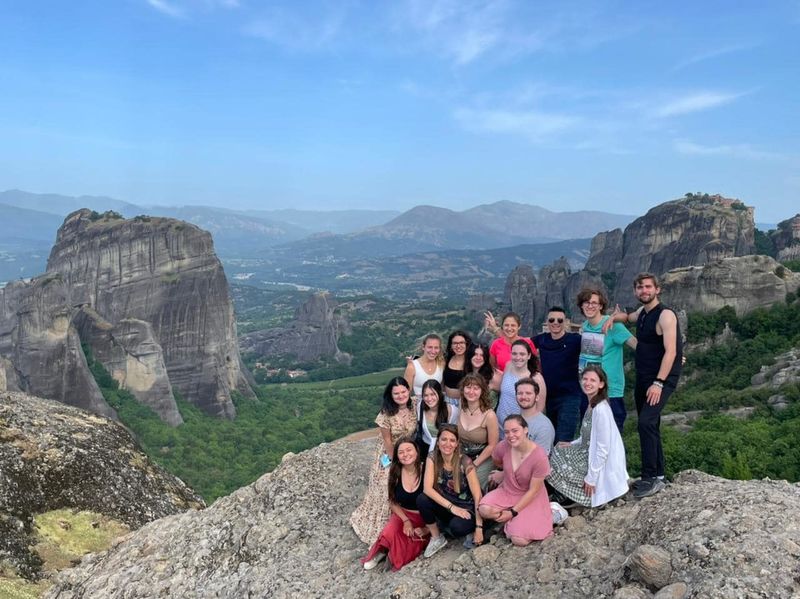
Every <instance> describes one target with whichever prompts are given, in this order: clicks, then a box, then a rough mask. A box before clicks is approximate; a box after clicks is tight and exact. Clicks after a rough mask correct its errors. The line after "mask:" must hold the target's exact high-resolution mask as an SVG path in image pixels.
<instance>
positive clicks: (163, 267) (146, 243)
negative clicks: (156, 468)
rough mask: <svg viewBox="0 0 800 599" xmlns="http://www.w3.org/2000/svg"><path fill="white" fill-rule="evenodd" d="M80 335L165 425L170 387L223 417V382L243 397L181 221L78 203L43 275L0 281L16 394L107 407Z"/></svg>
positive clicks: (0, 313) (243, 378) (225, 313)
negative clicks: (99, 211) (27, 279)
mask: <svg viewBox="0 0 800 599" xmlns="http://www.w3.org/2000/svg"><path fill="white" fill-rule="evenodd" d="M81 342H84V343H86V344H88V345H89V346H90V347H91V349H92V350H93V352H94V354H95V355H96V356H97V358H98V359H99V360H100V362H101V363H103V365H104V366H105V367H106V369H107V370H109V371H110V372H112V374H113V375H114V377H115V378H116V379H117V380H118V381H119V382H120V384H121V385H122V386H123V388H127V389H129V390H130V391H132V392H133V394H134V395H135V396H136V397H137V398H138V399H139V400H140V401H142V402H143V403H145V404H147V405H149V406H150V407H151V408H153V409H154V410H155V411H156V412H157V413H158V414H159V415H160V416H161V417H162V418H163V419H164V420H165V421H166V422H168V423H170V424H173V425H174V424H179V423H180V421H181V420H180V414H179V413H178V411H177V407H176V405H175V398H174V396H173V393H172V389H173V388H174V389H176V390H177V391H179V392H180V393H181V395H182V397H183V398H184V399H185V400H187V401H189V402H190V403H193V404H195V405H197V406H198V407H200V408H202V409H203V410H205V411H206V412H208V413H210V414H212V415H216V416H224V417H229V418H232V417H233V416H234V415H235V409H234V406H233V402H232V401H231V392H232V391H233V390H238V391H240V392H241V393H243V394H244V395H245V396H248V397H252V396H253V391H252V388H251V386H250V379H249V378H248V377H249V373H247V371H246V370H245V369H244V367H243V366H242V363H241V359H240V356H239V348H238V344H237V339H236V324H235V321H234V316H233V304H232V302H231V299H230V295H229V293H228V284H227V281H226V279H225V273H224V272H223V270H222V265H221V264H220V262H219V260H218V259H217V257H216V255H215V254H214V247H213V244H212V242H211V236H210V235H209V234H208V233H206V232H205V231H201V230H200V229H198V228H197V227H195V226H193V225H189V224H186V223H182V222H180V221H175V220H172V219H165V218H150V217H136V218H133V219H130V220H125V219H123V218H121V217H119V216H118V215H114V214H106V215H98V214H97V213H92V212H91V211H89V210H79V211H77V212H74V213H72V214H70V215H69V216H68V217H67V218H66V220H65V221H64V224H63V225H62V227H61V228H60V229H59V231H58V235H57V238H56V243H55V245H54V247H53V249H52V251H51V253H50V258H49V260H48V267H47V273H45V274H44V275H41V276H39V277H36V278H35V279H33V280H31V281H30V282H22V281H18V282H14V283H11V284H9V285H8V286H7V287H6V288H5V289H3V290H0V355H2V356H4V357H5V358H7V359H8V360H10V361H11V363H12V364H13V367H14V370H15V373H16V375H17V379H18V380H19V386H20V388H22V389H24V390H25V391H26V392H29V393H32V394H35V395H38V396H41V397H47V398H49V399H55V400H58V401H62V402H64V403H68V404H70V405H75V406H78V407H81V408H85V409H88V410H90V411H94V412H97V413H100V414H104V415H108V416H113V415H114V412H113V410H111V408H110V407H109V406H108V405H107V404H106V403H105V401H104V400H103V398H102V395H101V394H100V390H99V389H98V388H97V385H96V384H95V382H94V380H93V379H92V376H91V373H90V372H89V371H88V369H87V367H86V359H85V357H84V355H83V351H82V349H81Z"/></svg>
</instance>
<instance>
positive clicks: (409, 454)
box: [397, 443, 419, 466]
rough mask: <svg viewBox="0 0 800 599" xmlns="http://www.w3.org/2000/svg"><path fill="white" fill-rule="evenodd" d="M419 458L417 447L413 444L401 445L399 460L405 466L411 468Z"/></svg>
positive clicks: (398, 451)
mask: <svg viewBox="0 0 800 599" xmlns="http://www.w3.org/2000/svg"><path fill="white" fill-rule="evenodd" d="M418 458H419V452H418V451H417V446H416V445H414V444H413V443H401V444H400V445H399V447H398V448H397V460H398V461H399V462H400V463H401V464H402V465H403V466H409V465H410V464H413V463H414V462H416V461H417V460H418Z"/></svg>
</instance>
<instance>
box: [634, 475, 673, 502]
mask: <svg viewBox="0 0 800 599" xmlns="http://www.w3.org/2000/svg"><path fill="white" fill-rule="evenodd" d="M666 486H667V484H666V483H665V482H664V481H663V480H661V479H660V478H646V479H644V480H642V481H641V484H639V485H638V486H636V487H635V488H634V489H633V496H634V497H636V499H642V498H644V497H650V496H651V495H655V494H656V493H658V492H659V491H662V490H663V489H664V488H665V487H666Z"/></svg>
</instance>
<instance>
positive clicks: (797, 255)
mask: <svg viewBox="0 0 800 599" xmlns="http://www.w3.org/2000/svg"><path fill="white" fill-rule="evenodd" d="M770 237H771V238H772V242H773V243H774V244H775V251H776V252H777V258H778V260H779V261H780V262H785V261H787V260H798V259H800V214H796V215H795V216H793V217H792V218H789V219H786V220H785V221H782V222H780V223H778V228H777V229H775V231H773V232H772V234H771V235H770Z"/></svg>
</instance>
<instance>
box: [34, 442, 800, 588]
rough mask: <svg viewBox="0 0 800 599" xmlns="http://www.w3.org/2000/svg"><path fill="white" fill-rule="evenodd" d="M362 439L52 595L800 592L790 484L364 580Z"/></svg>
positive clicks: (176, 526) (287, 469)
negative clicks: (356, 520) (356, 523)
mask: <svg viewBox="0 0 800 599" xmlns="http://www.w3.org/2000/svg"><path fill="white" fill-rule="evenodd" d="M373 443H374V440H368V441H361V442H344V441H339V442H336V443H333V444H326V445H321V446H319V447H317V448H314V449H312V450H309V451H307V452H303V453H302V454H299V455H296V456H292V455H290V456H287V457H286V458H284V461H283V463H282V464H281V465H280V466H279V467H278V468H277V469H276V470H275V471H274V472H272V473H270V474H267V475H265V476H263V477H262V478H261V479H259V480H258V481H257V482H255V483H254V484H252V485H250V486H249V487H245V488H243V489H240V490H239V491H237V492H235V493H234V494H232V495H231V496H229V497H226V498H224V499H221V500H219V501H217V502H216V503H215V504H214V505H213V506H212V507H210V508H208V509H206V510H204V511H202V512H194V513H192V512H187V513H184V514H181V515H177V516H170V517H168V518H165V519H162V520H159V521H157V522H153V523H151V524H149V525H147V526H145V527H143V528H142V529H140V530H139V531H137V532H136V533H133V534H132V535H131V536H130V537H129V538H128V539H127V540H125V541H124V542H122V543H121V544H119V545H117V546H116V547H113V548H112V549H110V550H109V551H108V552H106V553H102V554H97V555H93V556H89V557H87V558H85V559H84V560H83V562H82V563H81V564H80V565H79V566H78V567H77V568H74V569H72V570H68V571H66V572H63V573H62V574H61V575H60V576H59V578H58V581H57V584H56V586H55V587H54V588H53V590H52V591H51V592H50V593H49V594H48V595H47V597H50V598H51V599H55V598H58V599H79V598H82V599H89V598H93V597H96V598H101V597H102V598H103V599H110V598H115V597H126V598H143V597H231V598H233V597H237V598H238V597H272V598H274V599H280V598H292V599H294V598H295V597H298V596H304V597H352V598H359V597H364V598H370V599H372V598H374V597H392V598H395V599H410V598H420V599H422V598H439V597H442V598H444V597H511V596H513V597H520V596H535V597H542V598H545V599H546V598H549V597H553V598H556V597H588V596H592V597H598V598H603V597H606V598H608V597H616V598H618V599H622V598H625V597H628V598H631V597H637V598H639V597H641V598H646V597H652V591H655V590H658V589H661V594H659V595H658V597H698V598H699V597H702V598H717V597H719V598H731V599H733V598H737V599H738V598H740V597H791V596H797V595H798V593H800V581H798V579H797V560H798V558H800V519H798V513H800V511H799V510H800V486H799V485H797V484H794V485H791V484H789V483H786V482H775V481H748V482H734V481H727V480H724V479H720V478H716V477H713V476H708V475H705V474H702V473H699V472H691V471H690V472H684V473H682V474H680V475H679V476H678V477H677V478H676V480H675V481H674V482H673V484H671V485H670V486H669V487H667V489H666V490H665V491H663V492H662V493H660V494H659V495H657V496H655V497H652V498H648V499H645V500H642V501H639V502H637V501H630V502H629V501H626V500H621V501H618V502H617V505H616V506H609V507H607V508H605V509H602V510H589V511H583V512H581V513H580V514H578V512H579V510H574V515H573V517H571V518H570V519H569V520H567V522H566V524H565V526H563V527H561V528H559V529H557V531H556V534H555V536H554V537H552V538H550V539H548V540H546V541H544V542H542V543H534V544H532V545H531V546H529V547H527V548H516V547H513V546H511V545H510V543H509V542H508V541H507V540H506V539H505V538H504V537H502V536H499V535H498V536H495V537H494V538H493V539H492V540H491V542H490V543H489V544H488V545H485V546H483V547H480V548H477V549H476V550H473V551H467V550H465V549H463V548H462V547H461V545H460V543H455V542H451V543H450V544H449V545H448V547H446V548H445V549H444V550H442V551H441V552H439V553H438V554H437V555H435V556H434V557H433V558H431V559H429V560H424V559H419V560H417V561H416V562H414V563H412V564H410V565H408V566H406V567H405V568H404V569H403V570H401V571H400V572H399V573H396V574H395V573H389V572H385V571H382V569H381V568H378V569H376V570H374V571H371V572H365V571H364V570H363V569H362V568H361V566H360V564H359V563H358V561H357V560H358V558H359V557H360V556H362V555H363V554H364V553H365V552H366V549H367V548H366V547H365V546H364V545H363V544H362V543H361V542H360V541H358V539H357V538H356V537H355V535H354V533H353V532H352V530H351V529H350V527H349V525H348V522H347V519H348V517H349V514H350V513H351V511H352V510H353V508H354V507H355V506H356V505H357V504H358V502H359V500H360V498H361V496H362V494H363V492H364V486H365V484H366V481H367V475H368V472H369V462H370V460H371V458H372V456H373V455H374V453H373Z"/></svg>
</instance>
